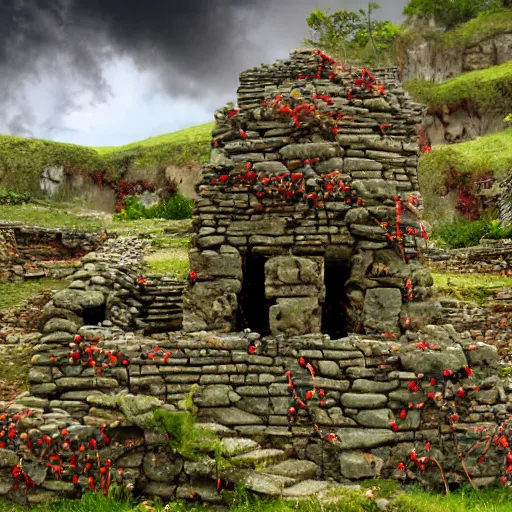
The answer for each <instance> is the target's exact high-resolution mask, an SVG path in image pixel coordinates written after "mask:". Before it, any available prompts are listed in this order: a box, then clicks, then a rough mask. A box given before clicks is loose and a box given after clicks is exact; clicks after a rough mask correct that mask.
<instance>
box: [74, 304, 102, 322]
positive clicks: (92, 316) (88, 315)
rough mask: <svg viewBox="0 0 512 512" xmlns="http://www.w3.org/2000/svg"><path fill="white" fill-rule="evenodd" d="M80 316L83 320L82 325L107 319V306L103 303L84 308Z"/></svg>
mask: <svg viewBox="0 0 512 512" xmlns="http://www.w3.org/2000/svg"><path fill="white" fill-rule="evenodd" d="M80 316H81V317H82V318H83V320H84V325H98V324H100V323H102V322H104V321H105V320H106V319H107V308H106V306H105V304H102V305H101V306H97V307H90V308H84V309H83V311H82V314H81V315H80Z"/></svg>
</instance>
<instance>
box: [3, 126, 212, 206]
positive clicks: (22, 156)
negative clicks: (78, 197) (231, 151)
mask: <svg viewBox="0 0 512 512" xmlns="http://www.w3.org/2000/svg"><path fill="white" fill-rule="evenodd" d="M213 126H214V123H207V124H204V125H200V126H194V127H192V128H187V129H185V130H180V131H178V132H175V133H169V134H165V135H160V136H158V137H151V138H149V139H146V140H143V141H140V142H133V143H131V144H126V145H124V146H110V147H99V148H90V147H84V146H76V145H73V144H64V143H60V142H53V141H48V140H39V139H24V138H21V137H12V136H7V135H3V136H0V187H3V188H6V189H10V190H13V191H15V192H19V193H27V194H30V195H32V196H34V197H40V196H41V195H42V194H41V191H40V187H39V177H40V174H41V171H42V170H43V168H44V167H46V166H63V167H64V170H65V172H66V174H69V175H77V174H81V175H84V176H87V175H88V174H89V173H92V172H94V173H101V174H102V175H103V176H104V181H105V182H108V183H117V182H119V181H121V179H122V178H123V177H125V176H127V175H128V174H131V175H133V176H136V177H137V179H150V180H151V179H154V178H155V177H156V176H157V174H158V173H159V172H162V171H163V170H164V169H165V168H166V167H167V166H168V165H185V164H188V163H190V162H199V163H204V162H206V161H207V160H208V158H209V155H210V138H211V131H212V129H213ZM68 193H69V192H68ZM63 195H64V196H66V191H64V192H63Z"/></svg>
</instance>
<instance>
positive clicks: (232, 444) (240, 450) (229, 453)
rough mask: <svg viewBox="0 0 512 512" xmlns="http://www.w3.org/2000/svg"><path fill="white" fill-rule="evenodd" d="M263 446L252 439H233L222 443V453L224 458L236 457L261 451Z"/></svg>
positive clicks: (224, 440)
mask: <svg viewBox="0 0 512 512" xmlns="http://www.w3.org/2000/svg"><path fill="white" fill-rule="evenodd" d="M260 448H261V446H260V445H259V444H258V443H257V442H256V441H253V440H252V439H247V438H243V437H240V438H236V437H231V438H228V439H223V440H222V441H221V452H222V455H223V456H224V457H235V456H236V455H243V454H244V453H248V452H252V451H254V450H258V449H260Z"/></svg>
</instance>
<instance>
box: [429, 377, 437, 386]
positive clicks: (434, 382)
mask: <svg viewBox="0 0 512 512" xmlns="http://www.w3.org/2000/svg"><path fill="white" fill-rule="evenodd" d="M436 384H437V382H436V379H434V378H432V379H430V385H431V386H435V385H436Z"/></svg>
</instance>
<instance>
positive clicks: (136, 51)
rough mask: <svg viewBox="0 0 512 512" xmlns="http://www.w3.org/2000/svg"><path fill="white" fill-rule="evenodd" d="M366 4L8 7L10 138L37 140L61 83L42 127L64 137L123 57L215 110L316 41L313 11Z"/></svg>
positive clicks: (119, 0) (104, 2)
mask: <svg viewBox="0 0 512 512" xmlns="http://www.w3.org/2000/svg"><path fill="white" fill-rule="evenodd" d="M365 3H366V2H360V1H358V0H317V1H315V2H313V1H309V0H250V1H248V0H188V1H187V0H146V1H142V0H0V90H1V91H2V93H1V95H0V98H2V99H0V131H2V130H3V129H4V127H5V129H8V130H9V131H11V132H12V133H20V134H21V133H23V134H27V133H30V131H31V125H32V124H33V123H34V113H33V112H32V111H31V109H30V107H29V106H28V102H27V101H26V96H27V94H29V92H30V85H31V84H33V83H37V81H38V80H40V79H42V78H43V77H48V76H55V77H57V80H56V91H54V93H56V95H57V100H55V101H54V102H55V103H56V104H55V105H54V107H53V111H52V112H51V113H46V114H45V115H46V118H45V119H43V120H42V121H41V122H40V123H39V124H40V126H41V127H43V129H44V131H45V133H46V134H48V130H49V127H52V128H51V129H50V132H58V126H59V119H60V118H62V116H63V115H65V114H66V113H67V112H71V111H73V109H76V108H79V107H80V105H77V103H76V101H77V100H76V97H77V95H78V94H79V93H80V92H83V91H88V92H89V93H90V99H89V101H92V102H101V101H105V100H106V99H108V97H109V96H112V95H115V91H111V90H110V89H109V86H108V83H107V82H106V80H105V79H104V70H105V66H108V63H109V62H110V61H111V59H115V58H119V57H128V58H130V59H132V60H133V62H135V64H136V65H137V66H138V68H139V69H141V70H145V71H150V72H152V73H154V74H155V91H162V90H164V91H165V92H166V93H167V94H168V95H169V96H172V97H176V98H179V97H180V96H193V97H195V98H197V100H198V101H205V102H208V105H210V103H213V102H215V101H217V102H218V101H219V99H220V97H222V98H225V97H226V96H227V93H229V94H230V96H231V97H233V96H234V92H235V89H236V83H237V77H238V74H239V72H240V71H242V70H243V69H246V68H247V67H251V66H254V65H258V64H260V63H261V62H269V61H273V60H274V59H275V58H277V57H283V56H286V54H287V53H288V52H289V50H291V49H292V48H293V47H296V46H298V45H299V44H300V42H301V40H302V39H303V38H304V37H305V36H307V27H306V24H305V17H306V15H307V13H308V12H310V11H311V10H313V9H315V8H317V7H319V8H321V9H325V8H328V7H331V8H333V9H340V8H344V9H358V8H359V7H361V6H362V5H364V4H365ZM404 3H405V0H382V1H381V5H382V7H383V9H381V11H380V13H379V14H380V17H390V18H392V19H395V20H396V19H397V18H398V16H399V14H400V12H401V10H402V7H403V4H404ZM131 85H132V86H133V84H131ZM127 86H129V85H128V84H127ZM82 101H83V100H82ZM215 106H220V105H219V104H218V103H217V104H216V105H215ZM2 107H4V108H2ZM33 108H37V107H33ZM39 117H40V116H39Z"/></svg>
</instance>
